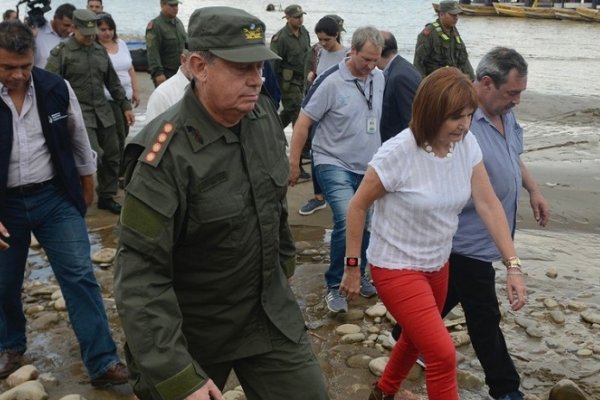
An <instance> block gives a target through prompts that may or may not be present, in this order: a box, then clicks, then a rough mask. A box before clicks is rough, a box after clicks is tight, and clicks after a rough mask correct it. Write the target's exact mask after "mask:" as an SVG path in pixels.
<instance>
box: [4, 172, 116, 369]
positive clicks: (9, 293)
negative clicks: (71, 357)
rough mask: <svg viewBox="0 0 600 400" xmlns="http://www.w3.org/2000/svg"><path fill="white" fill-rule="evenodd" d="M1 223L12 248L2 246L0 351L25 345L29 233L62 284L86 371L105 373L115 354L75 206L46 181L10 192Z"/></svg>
mask: <svg viewBox="0 0 600 400" xmlns="http://www.w3.org/2000/svg"><path fill="white" fill-rule="evenodd" d="M0 222H2V224H3V225H4V226H5V227H6V229H7V230H8V232H9V234H10V237H9V238H8V239H7V240H6V242H7V243H8V244H9V245H10V248H8V249H7V250H4V251H0V351H5V350H13V351H17V352H21V353H24V352H25V350H26V348H27V339H26V337H25V316H24V314H23V305H22V303H21V287H22V286H23V279H24V272H25V263H26V262H27V254H28V251H29V244H30V242H31V232H33V233H34V235H35V237H36V238H37V239H38V241H39V242H40V244H41V245H42V247H43V248H44V250H45V251H46V254H47V256H48V260H49V261H50V265H51V266H52V270H53V271H54V274H55V276H56V279H57V280H58V283H59V285H60V288H61V291H62V294H63V296H64V299H65V301H66V304H67V309H68V312H69V319H70V321H71V325H72V326H73V330H74V331H75V335H76V336H77V340H78V341H79V347H80V351H81V358H82V360H83V363H84V364H85V366H86V368H87V370H88V373H89V375H90V377H91V378H92V379H94V378H97V377H99V376H101V375H102V374H104V373H105V372H106V371H107V370H108V369H109V368H110V367H112V366H113V365H114V364H116V363H117V362H118V361H119V358H118V356H117V351H116V350H117V349H116V346H115V343H114V341H113V340H112V337H111V334H110V329H109V327H108V319H107V317H106V311H105V310H104V303H103V302H102V296H101V293H100V286H98V283H97V282H96V277H95V276H94V271H93V269H92V262H91V259H90V242H89V237H88V233H87V229H86V225H85V220H84V219H83V217H82V216H81V214H80V213H79V211H78V210H77V208H76V207H75V206H74V205H73V203H72V202H71V201H70V199H69V198H68V197H67V195H66V193H65V192H64V191H63V190H62V189H61V188H59V187H57V186H55V185H54V184H50V185H47V186H44V187H43V188H41V189H39V190H37V191H35V192H33V193H30V194H24V195H21V194H9V195H8V196H7V198H6V203H5V205H4V207H3V209H2V210H0Z"/></svg>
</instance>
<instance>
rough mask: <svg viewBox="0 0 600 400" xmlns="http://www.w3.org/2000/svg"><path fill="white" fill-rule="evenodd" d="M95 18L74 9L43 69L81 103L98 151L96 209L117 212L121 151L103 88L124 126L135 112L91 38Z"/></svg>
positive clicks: (106, 56)
mask: <svg viewBox="0 0 600 400" xmlns="http://www.w3.org/2000/svg"><path fill="white" fill-rule="evenodd" d="M96 19H97V15H96V14H95V13H94V12H92V11H89V10H75V11H74V12H73V36H71V37H70V38H69V40H68V41H66V42H65V43H61V44H59V45H58V46H56V47H55V48H54V49H53V50H52V51H51V52H50V57H49V58H48V64H47V65H46V69H47V70H48V71H50V72H54V73H56V74H58V75H60V76H62V77H63V78H64V79H66V80H67V81H69V83H70V84H71V87H72V88H73V91H74V92H75V94H76V95H77V99H78V100H79V103H80V104H81V111H82V113H83V119H84V121H85V127H86V129H87V133H88V136H89V138H90V144H91V145H92V149H94V151H96V153H97V154H98V172H97V174H98V186H97V187H96V193H97V195H98V208H100V209H103V210H108V211H110V212H112V213H113V214H119V212H120V211H121V205H120V204H119V203H117V202H116V201H115V200H114V198H113V196H115V195H116V194H117V186H118V175H119V174H118V173H119V161H120V159H121V154H120V150H119V140H118V136H117V129H116V121H115V115H114V113H113V110H112V108H111V106H110V104H109V102H108V100H107V99H106V97H105V96H104V87H105V86H106V88H107V89H108V91H109V92H110V94H111V96H112V98H113V99H114V101H115V103H116V104H118V105H119V107H120V108H121V110H123V114H124V117H125V121H126V123H127V124H128V125H133V123H134V121H135V115H134V114H133V111H131V104H130V103H129V100H127V98H126V97H125V89H123V86H121V82H120V81H119V77H118V76H117V73H116V72H115V70H114V68H113V66H112V63H111V61H110V58H109V56H108V54H107V53H106V50H105V49H104V47H102V46H101V45H100V44H98V43H97V42H96V40H95V39H96V32H97V28H96Z"/></svg>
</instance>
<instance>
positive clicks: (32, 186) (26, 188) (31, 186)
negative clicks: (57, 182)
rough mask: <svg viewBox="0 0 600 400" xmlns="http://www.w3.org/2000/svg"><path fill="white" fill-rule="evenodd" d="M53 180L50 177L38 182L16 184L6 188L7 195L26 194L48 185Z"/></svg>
mask: <svg viewBox="0 0 600 400" xmlns="http://www.w3.org/2000/svg"><path fill="white" fill-rule="evenodd" d="M53 182H54V179H50V180H47V181H44V182H39V183H28V184H27V185H22V186H16V187H12V188H8V189H6V194H8V195H26V194H31V193H34V192H37V191H38V190H40V189H41V188H43V187H45V186H48V185H50V184H52V183H53Z"/></svg>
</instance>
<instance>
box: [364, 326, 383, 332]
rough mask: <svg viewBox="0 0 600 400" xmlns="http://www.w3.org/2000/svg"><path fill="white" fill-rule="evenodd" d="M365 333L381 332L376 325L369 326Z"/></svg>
mask: <svg viewBox="0 0 600 400" xmlns="http://www.w3.org/2000/svg"><path fill="white" fill-rule="evenodd" d="M367 332H369V333H379V332H381V328H380V327H378V326H376V325H371V326H369V327H368V328H367Z"/></svg>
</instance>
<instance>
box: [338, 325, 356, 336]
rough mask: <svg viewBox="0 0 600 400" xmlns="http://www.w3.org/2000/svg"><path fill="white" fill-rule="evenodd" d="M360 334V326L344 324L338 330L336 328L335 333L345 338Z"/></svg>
mask: <svg viewBox="0 0 600 400" xmlns="http://www.w3.org/2000/svg"><path fill="white" fill-rule="evenodd" d="M359 332H360V326H358V325H356V324H342V325H340V326H338V327H337V328H335V333H337V334H338V335H341V336H344V335H348V334H351V333H359Z"/></svg>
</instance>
